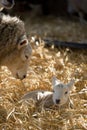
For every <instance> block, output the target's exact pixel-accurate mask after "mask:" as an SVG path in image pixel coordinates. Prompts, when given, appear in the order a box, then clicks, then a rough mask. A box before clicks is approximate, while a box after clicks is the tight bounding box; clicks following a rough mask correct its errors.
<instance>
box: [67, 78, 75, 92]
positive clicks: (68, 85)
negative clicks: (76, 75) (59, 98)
mask: <svg viewBox="0 0 87 130" xmlns="http://www.w3.org/2000/svg"><path fill="white" fill-rule="evenodd" d="M74 83H75V80H74V79H72V80H71V81H70V82H69V83H68V84H67V87H68V88H69V90H71V89H72V87H73V85H74Z"/></svg>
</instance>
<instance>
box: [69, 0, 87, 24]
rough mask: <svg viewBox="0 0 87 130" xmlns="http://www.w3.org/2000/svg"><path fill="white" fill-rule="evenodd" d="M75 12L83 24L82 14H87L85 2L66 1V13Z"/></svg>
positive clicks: (81, 0)
mask: <svg viewBox="0 0 87 130" xmlns="http://www.w3.org/2000/svg"><path fill="white" fill-rule="evenodd" d="M74 11H76V12H77V13H78V14H79V16H80V21H81V22H84V14H87V0H68V12H69V13H73V12H74Z"/></svg>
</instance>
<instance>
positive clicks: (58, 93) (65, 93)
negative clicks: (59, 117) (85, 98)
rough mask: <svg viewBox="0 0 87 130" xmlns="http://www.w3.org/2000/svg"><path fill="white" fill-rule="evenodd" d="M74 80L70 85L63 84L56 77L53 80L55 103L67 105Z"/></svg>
mask: <svg viewBox="0 0 87 130" xmlns="http://www.w3.org/2000/svg"><path fill="white" fill-rule="evenodd" d="M73 84H74V80H71V81H70V82H69V83H68V84H66V85H65V84H63V83H61V82H60V81H59V80H58V79H57V78H56V77H53V79H52V85H53V102H54V103H55V104H58V105H63V104H65V103H66V102H67V101H68V99H69V94H70V90H71V89H72V85H73Z"/></svg>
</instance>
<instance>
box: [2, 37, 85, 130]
mask: <svg viewBox="0 0 87 130" xmlns="http://www.w3.org/2000/svg"><path fill="white" fill-rule="evenodd" d="M33 37H35V36H33ZM30 41H31V39H30ZM31 45H32V48H33V53H32V58H31V61H30V66H29V69H28V75H27V77H26V78H25V79H24V80H22V81H21V80H19V79H15V78H13V76H12V74H11V73H10V71H9V70H8V69H7V68H6V67H2V68H1V71H0V130H87V51H86V50H71V49H69V48H63V49H62V48H58V49H57V48H54V47H53V46H52V47H51V48H49V49H48V48H44V46H43V43H42V42H41V44H40V45H39V44H37V43H36V44H35V43H32V41H31ZM53 75H56V76H57V78H59V79H60V80H61V81H63V82H64V83H67V82H68V81H69V80H70V79H72V78H74V79H75V84H74V87H73V90H72V92H71V94H70V97H71V99H72V102H73V104H74V105H73V108H68V107H60V108H57V107H56V106H53V107H52V108H47V109H44V108H42V107H40V106H38V105H36V104H35V101H33V100H30V102H24V103H19V100H20V99H21V97H22V96H23V95H24V94H25V93H27V92H29V91H32V90H37V89H40V90H49V91H52V83H51V79H52V76H53Z"/></svg>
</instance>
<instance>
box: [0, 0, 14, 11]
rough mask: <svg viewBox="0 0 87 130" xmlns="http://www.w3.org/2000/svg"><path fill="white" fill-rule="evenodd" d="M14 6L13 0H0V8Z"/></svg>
mask: <svg viewBox="0 0 87 130" xmlns="http://www.w3.org/2000/svg"><path fill="white" fill-rule="evenodd" d="M13 6H14V0H0V10H2V9H3V8H6V9H11V8H12V7H13Z"/></svg>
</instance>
